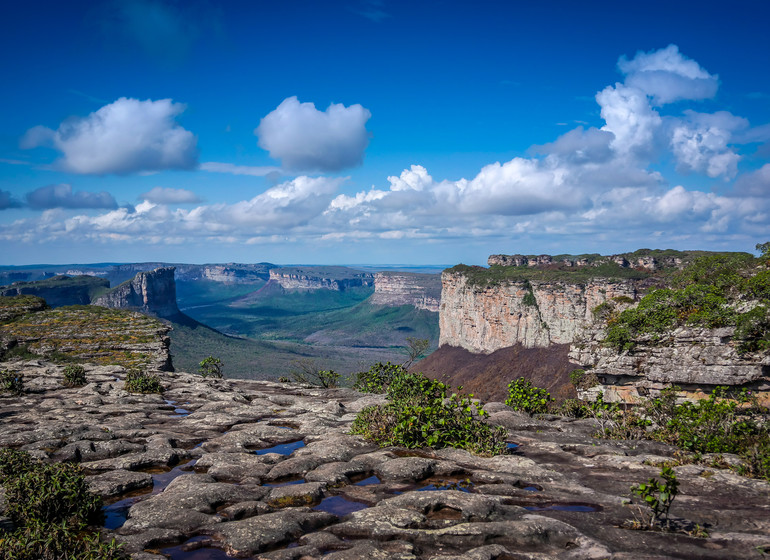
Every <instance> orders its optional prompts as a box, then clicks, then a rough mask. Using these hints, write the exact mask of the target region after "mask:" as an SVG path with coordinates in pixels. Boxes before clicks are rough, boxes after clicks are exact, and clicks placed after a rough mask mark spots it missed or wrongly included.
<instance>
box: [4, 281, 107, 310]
mask: <svg viewBox="0 0 770 560" xmlns="http://www.w3.org/2000/svg"><path fill="white" fill-rule="evenodd" d="M109 287H110V282H109V280H106V279H104V278H95V277H93V276H85V275H84V276H74V277H70V276H54V277H52V278H48V279H46V280H38V281H35V282H14V283H13V284H11V285H10V286H4V287H1V288H0V296H5V297H9V296H16V295H32V296H37V297H41V298H43V299H44V300H45V301H46V303H47V304H48V305H50V306H51V307H61V306H63V305H88V304H89V303H91V299H92V298H93V297H94V296H95V295H97V294H99V293H100V292H104V291H106V290H108V289H109Z"/></svg>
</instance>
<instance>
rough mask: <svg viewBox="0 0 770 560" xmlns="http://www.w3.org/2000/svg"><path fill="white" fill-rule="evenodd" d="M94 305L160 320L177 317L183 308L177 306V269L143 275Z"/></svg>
mask: <svg viewBox="0 0 770 560" xmlns="http://www.w3.org/2000/svg"><path fill="white" fill-rule="evenodd" d="M92 304H93V305H98V306H101V307H110V308H113V309H132V310H135V311H140V312H142V313H147V314H150V315H156V316H158V317H171V316H174V315H177V314H178V313H179V308H178V307H177V303H176V284H175V282H174V267H167V268H158V269H155V270H153V271H151V272H140V273H139V274H137V275H136V276H135V277H134V279H133V280H130V281H128V282H124V283H123V284H121V285H119V286H117V287H115V288H114V289H112V290H111V291H110V292H108V293H107V294H105V295H103V296H101V297H99V298H96V299H95V300H94V301H93V302H92Z"/></svg>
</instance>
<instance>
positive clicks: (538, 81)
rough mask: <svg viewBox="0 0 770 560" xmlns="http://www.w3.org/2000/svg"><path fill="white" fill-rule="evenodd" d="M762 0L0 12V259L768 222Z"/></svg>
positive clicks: (285, 256)
mask: <svg viewBox="0 0 770 560" xmlns="http://www.w3.org/2000/svg"><path fill="white" fill-rule="evenodd" d="M768 17H770V4H768V3H766V2H759V1H754V2H745V1H740V0H739V1H736V2H731V3H730V4H729V5H726V4H725V3H724V2H720V3H717V2H697V3H692V4H691V3H686V2H670V1H668V2H645V3H621V2H581V3H578V2H567V1H564V2H548V1H543V2H527V3H524V2H484V1H480V2H474V3H472V4H471V3H465V2H451V1H424V2H406V1H395V0H393V1H388V0H381V1H377V0H347V1H326V2H317V1H291V0H284V1H279V2H268V1H251V2H237V1H231V2H221V3H214V2H205V1H198V0H193V1H190V2H181V1H180V2H174V1H170V0H134V1H126V0H109V1H89V2H85V1H72V2H27V3H23V4H21V3H19V4H18V5H12V4H11V3H6V4H5V5H4V14H3V18H1V19H2V21H1V22H0V47H1V48H2V52H3V53H4V56H3V57H1V58H0V70H1V71H2V74H1V75H2V76H3V87H2V88H0V102H2V106H3V111H2V113H0V115H1V116H0V237H2V240H3V251H2V255H3V258H2V264H31V263H42V262H46V263H68V262H81V263H82V262H100V261H119V262H128V261H145V260H164V261H172V262H228V261H237V262H258V261H272V262H277V263H310V264H313V263H317V264H327V263H345V264H354V263H360V264H365V263H382V264H386V263H390V264H455V263H458V262H465V263H471V264H473V263H484V262H485V261H486V257H487V255H488V254H490V253H565V252H572V253H582V252H601V253H613V252H621V251H628V250H634V249H637V248H641V247H650V248H678V249H696V248H697V249H715V250H723V249H724V250H752V249H753V247H754V245H755V244H756V243H758V242H763V241H767V240H768V239H770V72H769V71H768V70H769V69H770V68H768V67H769V66H770V34H768V33H767V32H766V23H767V21H768Z"/></svg>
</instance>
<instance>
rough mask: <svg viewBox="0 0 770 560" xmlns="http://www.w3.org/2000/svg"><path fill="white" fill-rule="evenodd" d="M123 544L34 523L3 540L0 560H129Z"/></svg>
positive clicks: (60, 527)
mask: <svg viewBox="0 0 770 560" xmlns="http://www.w3.org/2000/svg"><path fill="white" fill-rule="evenodd" d="M121 546H122V545H120V544H118V543H117V541H115V539H112V540H111V541H110V542H108V543H103V542H101V541H100V540H99V533H96V532H94V533H83V532H80V531H75V530H72V529H71V528H69V527H67V526H61V525H43V524H40V523H33V524H31V525H28V526H26V527H22V528H21V529H17V530H16V531H15V532H13V533H11V534H9V535H6V536H4V537H0V560H62V559H70V558H72V559H74V558H77V559H78V560H128V555H127V554H125V553H124V552H123V551H122V550H121Z"/></svg>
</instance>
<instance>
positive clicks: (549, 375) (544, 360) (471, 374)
mask: <svg viewBox="0 0 770 560" xmlns="http://www.w3.org/2000/svg"><path fill="white" fill-rule="evenodd" d="M568 353H569V344H554V345H552V346H550V347H548V348H525V347H524V346H522V345H521V344H517V345H515V346H510V347H508V348H501V349H500V350H497V351H495V352H492V353H491V354H473V353H472V352H469V351H468V350H466V349H465V348H459V347H456V346H448V345H444V346H441V347H440V348H439V349H438V350H436V351H435V352H433V353H432V354H431V355H430V356H428V357H427V358H425V359H424V360H421V361H420V362H418V363H417V364H415V365H414V366H412V368H411V369H412V371H421V372H422V373H424V374H425V375H427V376H428V377H431V378H433V379H438V380H440V381H443V382H444V383H447V384H449V385H452V386H453V387H457V386H459V385H462V386H463V390H464V391H465V392H468V393H473V394H474V395H475V396H477V397H478V398H480V399H481V400H483V401H493V400H496V401H504V400H505V399H506V397H507V396H508V383H510V382H511V381H512V380H513V379H516V378H518V377H524V378H526V379H528V380H530V381H531V382H532V383H533V384H534V385H536V386H538V387H543V388H545V389H547V390H548V391H549V392H550V393H551V395H552V396H553V397H554V398H555V399H557V400H560V401H561V400H564V399H574V398H576V397H577V393H576V392H575V388H574V387H573V386H572V383H570V380H569V374H570V372H571V371H572V370H573V369H575V368H577V367H578V366H576V365H574V364H571V363H570V362H569V359H568V357H567V355H568Z"/></svg>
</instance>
